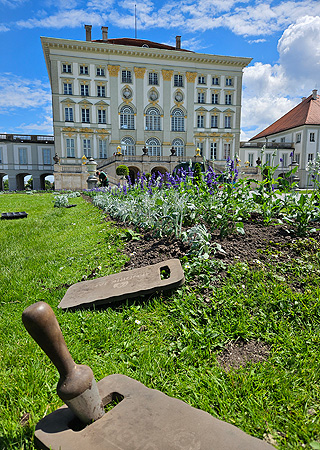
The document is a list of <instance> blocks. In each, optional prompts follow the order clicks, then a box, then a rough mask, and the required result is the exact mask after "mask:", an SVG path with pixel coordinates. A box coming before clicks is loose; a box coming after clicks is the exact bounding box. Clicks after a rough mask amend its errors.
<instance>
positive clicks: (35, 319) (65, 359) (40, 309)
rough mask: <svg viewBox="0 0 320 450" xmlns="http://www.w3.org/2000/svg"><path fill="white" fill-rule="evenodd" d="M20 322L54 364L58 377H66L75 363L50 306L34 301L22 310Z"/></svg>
mask: <svg viewBox="0 0 320 450" xmlns="http://www.w3.org/2000/svg"><path fill="white" fill-rule="evenodd" d="M22 322H23V324H24V326H25V327H26V329H27V331H28V332H29V333H30V335H31V336H32V337H33V339H34V340H35V341H36V342H37V344H38V345H39V346H40V347H41V348H42V350H43V351H44V352H45V353H46V354H47V355H48V357H49V358H50V359H51V361H52V362H53V364H54V365H55V366H56V368H57V369H58V372H59V374H60V377H63V378H66V377H67V376H68V374H70V373H71V372H72V370H73V369H74V367H75V365H76V364H75V362H74V361H73V359H72V357H71V355H70V353H69V350H68V348H67V345H66V343H65V340H64V338H63V335H62V332H61V329H60V327H59V324H58V321H57V319H56V316H55V315H54V312H53V311H52V309H51V307H50V306H49V305H48V304H47V303H45V302H37V303H34V304H33V305H31V306H29V307H28V308H26V309H25V310H24V311H23V313H22Z"/></svg>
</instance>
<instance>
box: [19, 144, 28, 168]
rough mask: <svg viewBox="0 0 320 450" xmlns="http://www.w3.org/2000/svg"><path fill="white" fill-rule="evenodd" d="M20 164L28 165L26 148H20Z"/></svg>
mask: <svg viewBox="0 0 320 450" xmlns="http://www.w3.org/2000/svg"><path fill="white" fill-rule="evenodd" d="M19 164H27V149H26V148H25V147H20V148H19Z"/></svg>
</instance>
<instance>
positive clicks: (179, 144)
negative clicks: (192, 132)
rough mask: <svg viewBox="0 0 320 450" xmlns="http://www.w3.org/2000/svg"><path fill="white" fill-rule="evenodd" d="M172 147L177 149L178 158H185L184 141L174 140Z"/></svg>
mask: <svg viewBox="0 0 320 450" xmlns="http://www.w3.org/2000/svg"><path fill="white" fill-rule="evenodd" d="M172 147H173V148H174V149H175V151H176V155H177V156H184V143H183V140H182V139H180V138H177V139H174V141H173V142H172Z"/></svg>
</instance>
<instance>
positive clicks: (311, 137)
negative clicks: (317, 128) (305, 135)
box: [310, 133, 315, 142]
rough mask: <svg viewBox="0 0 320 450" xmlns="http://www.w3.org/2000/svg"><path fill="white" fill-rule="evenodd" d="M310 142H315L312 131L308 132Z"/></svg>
mask: <svg viewBox="0 0 320 450" xmlns="http://www.w3.org/2000/svg"><path fill="white" fill-rule="evenodd" d="M310 142H315V135H314V133H310Z"/></svg>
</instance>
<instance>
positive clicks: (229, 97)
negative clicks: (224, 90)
mask: <svg viewBox="0 0 320 450" xmlns="http://www.w3.org/2000/svg"><path fill="white" fill-rule="evenodd" d="M225 100H226V105H232V95H231V94H226V99H225Z"/></svg>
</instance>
